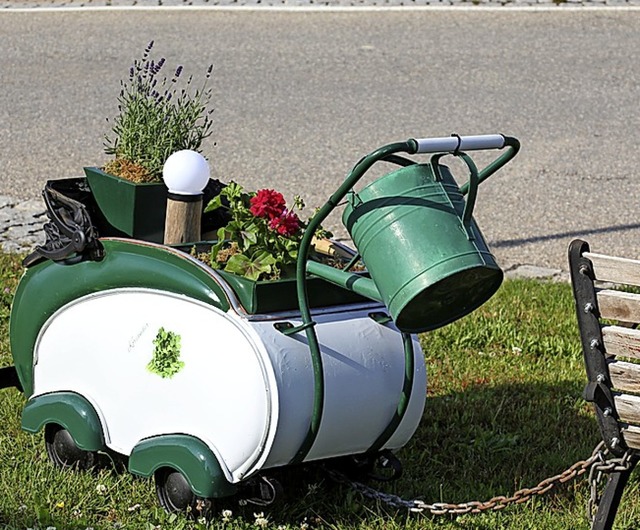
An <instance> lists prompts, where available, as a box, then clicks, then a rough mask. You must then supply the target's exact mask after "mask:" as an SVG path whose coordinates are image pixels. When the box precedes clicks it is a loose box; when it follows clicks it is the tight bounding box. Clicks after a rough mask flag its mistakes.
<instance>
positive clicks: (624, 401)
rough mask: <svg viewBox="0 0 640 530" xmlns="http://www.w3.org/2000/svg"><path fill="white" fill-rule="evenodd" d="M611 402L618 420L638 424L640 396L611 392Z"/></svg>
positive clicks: (639, 420)
mask: <svg viewBox="0 0 640 530" xmlns="http://www.w3.org/2000/svg"><path fill="white" fill-rule="evenodd" d="M613 402H614V403H615V406H616V410H617V411H618V416H620V420H621V421H624V422H626V423H632V424H640V396H631V395H629V394H619V393H617V392H616V393H614V394H613Z"/></svg>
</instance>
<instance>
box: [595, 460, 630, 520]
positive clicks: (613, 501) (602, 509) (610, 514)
mask: <svg viewBox="0 0 640 530" xmlns="http://www.w3.org/2000/svg"><path fill="white" fill-rule="evenodd" d="M636 464H637V460H635V459H634V460H633V461H632V462H631V465H630V466H629V469H627V470H626V471H618V472H616V473H610V474H609V476H608V478H607V485H606V487H605V490H604V493H603V494H602V498H601V499H600V504H599V505H598V513H596V516H595V518H594V520H593V523H592V525H591V530H611V529H612V528H613V520H614V519H615V518H616V513H617V512H618V506H619V505H620V499H622V492H623V490H624V487H625V486H626V485H627V481H628V480H629V477H630V476H631V473H632V471H633V469H634V468H635V466H636Z"/></svg>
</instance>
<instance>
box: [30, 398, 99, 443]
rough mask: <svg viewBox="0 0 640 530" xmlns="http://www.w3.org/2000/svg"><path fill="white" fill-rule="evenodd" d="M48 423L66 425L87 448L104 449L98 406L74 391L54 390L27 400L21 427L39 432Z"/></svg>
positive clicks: (74, 437) (78, 441) (31, 431)
mask: <svg viewBox="0 0 640 530" xmlns="http://www.w3.org/2000/svg"><path fill="white" fill-rule="evenodd" d="M48 423H56V424H58V425H61V426H62V427H64V428H65V429H66V430H67V431H69V434H71V436H72V437H73V440H74V441H75V443H76V445H77V446H78V447H79V448H80V449H83V450H84V451H101V450H103V449H104V437H103V435H102V425H101V423H100V419H99V418H98V414H97V413H96V411H95V409H94V408H93V406H92V405H91V403H89V402H88V401H87V400H86V399H85V398H83V397H82V396H81V395H80V394H76V393H74V392H55V393H52V394H44V395H42V396H37V397H34V398H33V399H30V400H29V401H27V404H26V405H25V407H24V409H23V411H22V428H23V429H24V430H25V431H27V432H30V433H37V432H38V431H40V429H42V428H43V427H44V426H45V425H46V424H48Z"/></svg>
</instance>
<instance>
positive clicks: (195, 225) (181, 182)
mask: <svg viewBox="0 0 640 530" xmlns="http://www.w3.org/2000/svg"><path fill="white" fill-rule="evenodd" d="M162 178H163V180H164V183H165V184H166V186H167V188H168V189H169V193H168V195H167V216H166V218H165V225H164V244H165V245H176V244H180V243H191V242H194V241H199V240H200V237H201V235H200V227H201V218H202V190H204V188H205V186H206V185H207V183H208V182H209V164H208V163H207V161H206V159H205V158H204V157H203V156H202V155H201V154H200V153H196V152H195V151H190V150H186V149H185V150H183V151H177V152H175V153H173V154H172V155H171V156H170V157H169V158H167V161H166V162H165V163H164V166H163V168H162Z"/></svg>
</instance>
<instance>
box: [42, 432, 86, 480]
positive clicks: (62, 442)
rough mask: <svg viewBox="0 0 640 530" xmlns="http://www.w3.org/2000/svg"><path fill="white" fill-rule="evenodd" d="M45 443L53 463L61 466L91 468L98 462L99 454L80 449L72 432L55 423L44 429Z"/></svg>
mask: <svg viewBox="0 0 640 530" xmlns="http://www.w3.org/2000/svg"><path fill="white" fill-rule="evenodd" d="M44 444H45V448H46V450H47V455H49V459H50V460H51V462H53V464H54V465H55V466H57V467H60V468H77V469H90V468H92V467H93V466H94V465H95V464H96V462H97V455H96V453H94V452H91V451H84V450H82V449H80V448H79V447H78V446H77V445H76V442H75V441H74V440H73V436H71V433H70V432H69V431H68V430H67V429H65V428H64V427H61V426H60V425H57V424H55V423H48V424H47V425H46V427H45V429H44Z"/></svg>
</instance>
